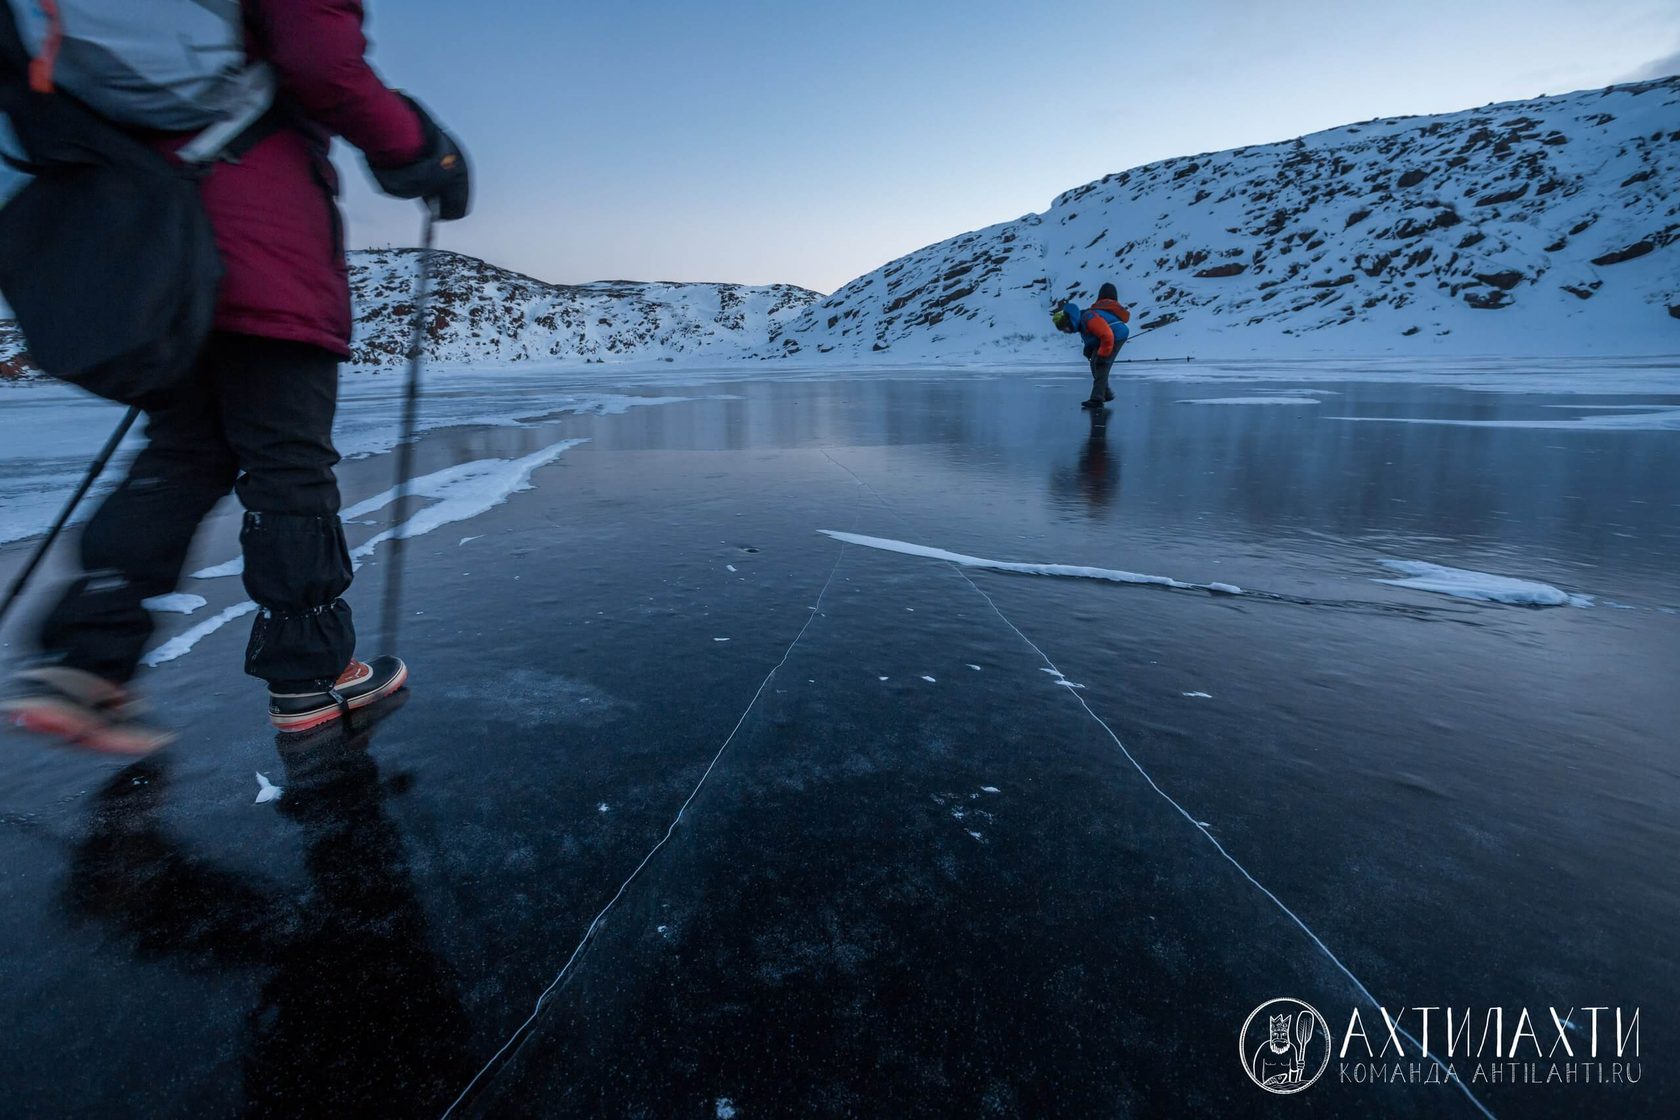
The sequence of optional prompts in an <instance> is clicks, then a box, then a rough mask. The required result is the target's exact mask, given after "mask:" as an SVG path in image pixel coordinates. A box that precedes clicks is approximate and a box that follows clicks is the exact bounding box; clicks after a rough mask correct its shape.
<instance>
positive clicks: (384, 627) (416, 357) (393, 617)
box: [379, 199, 438, 650]
mask: <svg viewBox="0 0 1680 1120" xmlns="http://www.w3.org/2000/svg"><path fill="white" fill-rule="evenodd" d="M437 212H438V208H437V203H436V202H435V201H433V200H431V199H427V200H426V217H425V219H424V220H423V221H422V223H421V226H420V269H419V276H418V277H417V278H416V279H415V281H414V328H413V332H412V333H411V334H410V336H409V341H408V388H407V390H406V392H405V393H404V396H403V420H402V442H401V443H399V444H397V485H396V491H397V497H396V501H395V502H393V503H392V507H391V530H390V532H391V560H390V568H389V569H387V571H386V573H385V611H384V617H383V618H382V619H381V620H380V628H379V635H380V640H381V641H382V642H384V644H385V648H386V649H387V650H391V649H394V648H395V646H396V642H397V612H398V611H399V610H400V609H401V606H402V576H403V542H404V539H405V538H404V533H403V529H404V525H405V523H406V522H407V521H408V476H409V473H410V472H411V471H412V469H413V466H414V438H415V433H414V429H415V428H416V427H417V426H418V424H419V421H420V354H421V348H422V346H423V345H424V343H425V341H426V300H427V297H428V296H430V294H431V282H432V226H433V224H434V223H435V222H436V221H437Z"/></svg>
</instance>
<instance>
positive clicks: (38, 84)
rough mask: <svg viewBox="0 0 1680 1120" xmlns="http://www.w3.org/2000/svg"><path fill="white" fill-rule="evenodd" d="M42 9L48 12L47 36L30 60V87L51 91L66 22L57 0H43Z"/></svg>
mask: <svg viewBox="0 0 1680 1120" xmlns="http://www.w3.org/2000/svg"><path fill="white" fill-rule="evenodd" d="M41 10H42V11H44V12H46V13H47V37H46V38H45V39H43V40H42V42H41V53H40V54H39V55H37V56H35V57H34V58H32V59H30V60H29V88H30V89H32V90H34V91H35V92H36V93H51V92H52V91H53V67H54V66H56V65H57V64H58V47H59V44H60V43H61V42H63V41H64V24H63V21H62V20H60V19H59V15H58V4H57V0H41Z"/></svg>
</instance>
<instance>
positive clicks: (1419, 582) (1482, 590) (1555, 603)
mask: <svg viewBox="0 0 1680 1120" xmlns="http://www.w3.org/2000/svg"><path fill="white" fill-rule="evenodd" d="M1382 563H1383V567H1385V568H1389V569H1392V570H1393V571H1396V572H1401V573H1404V578H1400V579H1379V580H1377V581H1376V582H1378V583H1388V584H1393V585H1394V586H1395V587H1410V588H1413V589H1414V590H1417V591H1433V592H1435V593H1436V594H1439V595H1452V596H1454V597H1456V598H1459V599H1474V600H1477V601H1479V602H1484V603H1510V604H1514V605H1517V606H1524V607H1562V606H1570V607H1590V606H1592V597H1591V596H1588V595H1571V594H1570V593H1569V592H1567V591H1564V590H1561V589H1560V588H1556V587H1553V586H1552V585H1551V584H1549V583H1536V582H1534V581H1533V580H1526V579H1515V578H1513V577H1511V576H1499V575H1492V574H1490V573H1488V572H1477V571H1473V570H1471V569H1469V568H1448V567H1444V566H1443V565H1440V564H1431V563H1428V562H1426V561H1423V560H1384V561H1383V562H1382Z"/></svg>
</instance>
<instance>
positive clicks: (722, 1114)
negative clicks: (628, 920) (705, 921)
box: [662, 927, 736, 1120]
mask: <svg viewBox="0 0 1680 1120" xmlns="http://www.w3.org/2000/svg"><path fill="white" fill-rule="evenodd" d="M662 928H663V927H662ZM735 1116H736V1112H735V1102H734V1101H732V1100H730V1099H729V1098H728V1097H719V1098H718V1100H717V1120H735Z"/></svg>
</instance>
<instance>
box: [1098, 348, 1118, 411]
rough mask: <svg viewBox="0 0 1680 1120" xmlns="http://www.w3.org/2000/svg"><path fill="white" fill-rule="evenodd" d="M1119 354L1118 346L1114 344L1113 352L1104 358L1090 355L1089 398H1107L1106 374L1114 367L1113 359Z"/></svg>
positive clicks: (1100, 399)
mask: <svg viewBox="0 0 1680 1120" xmlns="http://www.w3.org/2000/svg"><path fill="white" fill-rule="evenodd" d="M1119 354H1120V347H1119V346H1115V348H1114V353H1112V354H1110V355H1109V356H1108V357H1106V358H1099V357H1097V356H1096V355H1095V354H1093V355H1092V356H1091V399H1092V400H1094V401H1105V400H1107V399H1108V396H1109V390H1108V375H1109V373H1110V372H1111V371H1112V370H1113V369H1114V359H1115V358H1116V357H1118V356H1119Z"/></svg>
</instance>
